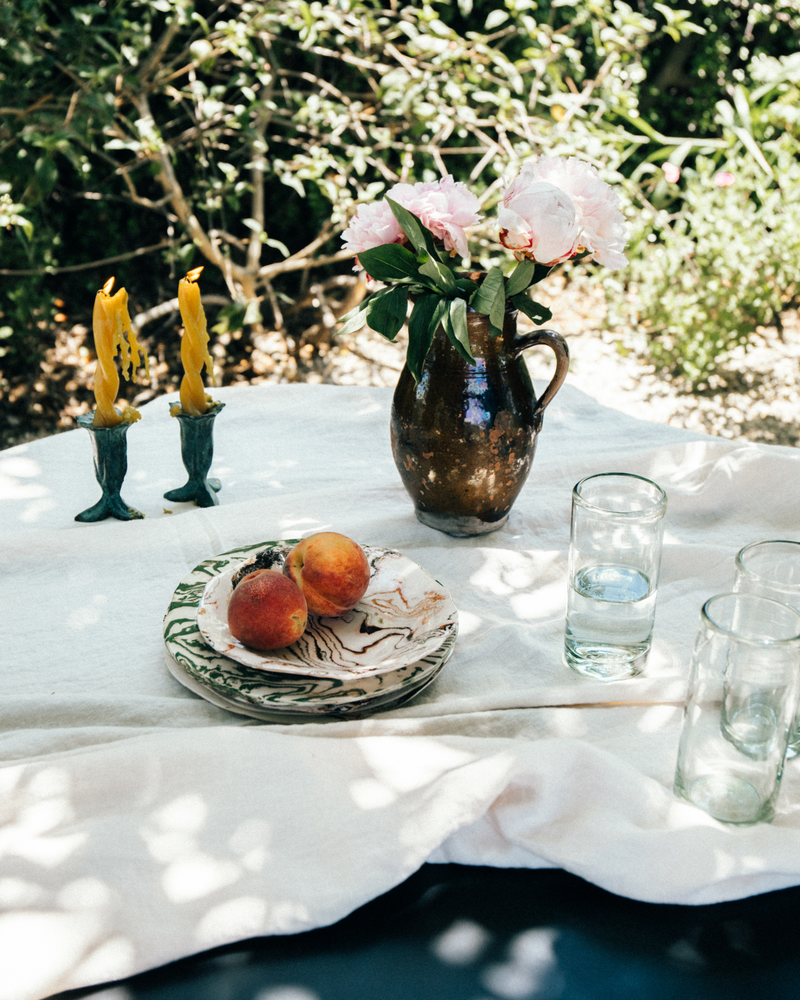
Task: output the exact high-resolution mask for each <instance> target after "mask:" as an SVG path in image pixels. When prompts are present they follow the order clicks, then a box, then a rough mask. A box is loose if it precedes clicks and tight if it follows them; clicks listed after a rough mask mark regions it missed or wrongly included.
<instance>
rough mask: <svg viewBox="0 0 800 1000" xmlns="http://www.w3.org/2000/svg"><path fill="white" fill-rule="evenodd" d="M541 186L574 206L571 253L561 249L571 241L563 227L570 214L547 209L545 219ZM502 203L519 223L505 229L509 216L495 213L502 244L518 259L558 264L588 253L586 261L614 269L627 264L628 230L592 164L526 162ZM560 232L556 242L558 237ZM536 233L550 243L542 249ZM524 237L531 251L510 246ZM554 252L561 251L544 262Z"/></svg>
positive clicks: (552, 160)
mask: <svg viewBox="0 0 800 1000" xmlns="http://www.w3.org/2000/svg"><path fill="white" fill-rule="evenodd" d="M543 186H544V187H546V188H557V189H558V191H559V192H561V193H562V195H564V196H565V197H566V199H567V201H568V202H569V204H571V206H572V210H573V213H574V224H575V225H576V227H577V234H575V238H574V241H573V247H572V249H571V250H569V251H567V250H565V249H561V248H565V247H566V246H567V244H568V243H569V242H570V239H571V238H572V236H573V231H572V229H571V228H570V227H569V226H568V224H567V214H568V213H566V211H565V210H564V206H563V205H559V206H558V207H557V208H554V209H552V210H551V211H552V212H553V218H552V219H551V220H548V219H547V218H546V216H545V214H544V213H545V212H546V211H547V208H546V205H545V204H544V202H543V193H542V187H543ZM503 204H504V208H505V209H511V210H512V211H514V212H516V213H517V214H518V215H519V216H520V217H521V218H522V220H523V222H522V223H519V222H517V223H516V228H512V227H511V226H509V225H508V221H510V217H507V216H506V215H505V214H504V211H503V209H501V210H500V213H499V214H498V221H499V223H500V229H501V234H500V242H501V243H502V244H503V245H504V246H506V247H509V249H514V250H517V251H518V256H525V257H530V258H532V259H533V260H537V261H539V262H540V263H542V264H557V263H559V262H561V261H562V260H567V259H569V258H570V257H574V256H575V255H576V254H579V253H583V252H584V251H586V252H588V253H589V255H590V259H593V260H596V261H597V263H598V264H602V265H604V266H605V267H608V268H611V269H612V270H616V269H617V268H620V267H624V266H625V264H627V263H628V261H627V258H626V257H625V255H624V254H623V252H622V251H623V250H624V249H625V243H626V237H627V227H626V225H625V218H624V216H623V215H622V212H621V211H620V210H619V198H618V196H617V194H616V192H615V191H614V189H613V188H612V187H611V185H609V184H607V183H606V182H605V181H604V180H603V179H602V178H601V177H600V175H599V174H598V173H597V171H596V170H595V168H594V167H593V166H592V165H591V164H589V163H586V162H585V161H584V160H580V159H578V157H576V156H570V157H563V156H549V157H542V159H540V160H539V161H538V162H537V163H526V164H525V166H524V167H523V168H522V170H521V171H520V173H519V176H518V177H517V178H516V180H515V181H514V182H513V183H512V184H511V186H510V187H509V188H508V189H507V190H506V193H505V195H504V197H503ZM521 209H524V211H523V210H521ZM559 232H560V233H561V239H560V241H559V240H558V239H557V238H556V237H557V235H558V233H559ZM540 234H547V235H548V240H547V241H546V242H545V243H544V244H542V245H541V246H540ZM526 237H527V238H528V239H529V240H530V246H529V248H527V249H526V248H525V247H522V246H520V247H516V246H513V245H512V242H514V241H517V242H518V241H520V240H523V241H524V240H525V238H526ZM509 239H511V241H512V242H509ZM553 249H559V250H560V252H559V253H558V254H554V255H553V256H552V257H550V258H549V259H545V258H546V257H547V255H548V254H549V253H551V252H552V250H553Z"/></svg>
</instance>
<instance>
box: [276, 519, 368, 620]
mask: <svg viewBox="0 0 800 1000" xmlns="http://www.w3.org/2000/svg"><path fill="white" fill-rule="evenodd" d="M283 572H284V573H285V574H286V575H287V576H288V577H289V579H290V580H294V582H295V583H296V584H297V586H298V587H299V588H300V589H301V590H302V591H303V594H304V596H305V599H306V602H307V604H308V610H309V611H310V612H312V614H315V615H323V616H324V617H326V618H338V617H339V615H343V614H346V613H347V612H348V611H351V610H352V609H353V608H354V607H355V606H356V604H358V602H359V601H360V600H361V598H362V597H363V596H364V594H365V592H366V589H367V586H368V584H369V563H368V562H367V557H366V556H365V555H364V550H363V549H362V548H361V546H360V545H359V544H358V543H357V542H354V541H353V539H352V538H348V537H347V535H340V534H339V533H338V532H336V531H318V532H317V533H316V534H315V535H309V536H308V538H304V539H303V540H302V541H301V542H298V543H297V545H295V547H294V548H293V549H291V550H290V551H289V554H288V555H287V556H286V561H285V563H284V564H283Z"/></svg>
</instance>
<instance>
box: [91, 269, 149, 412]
mask: <svg viewBox="0 0 800 1000" xmlns="http://www.w3.org/2000/svg"><path fill="white" fill-rule="evenodd" d="M113 287H114V279H113V278H109V279H108V281H107V282H106V283H105V284H104V285H103V287H102V288H101V289H100V291H99V292H98V293H97V295H96V296H95V300H94V313H93V316H92V329H93V333H94V347H95V352H96V353H97V367H96V369H95V375H94V397H95V400H96V402H97V405H96V407H95V411H94V421H93V426H94V427H116V426H117V424H119V423H122V422H123V421H125V422H126V423H133V422H134V421H135V420H139V419H140V418H141V414H140V413H139V411H138V410H135V409H134V408H133V407H132V406H127V405H126V406H124V407H123V410H122V413H120V412H119V411H118V410H117V409H116V407H115V406H114V402H115V400H116V398H117V392H118V391H119V375H117V368H116V365H115V364H114V357H115V356H116V354H117V351H119V352H120V354H121V356H122V374H123V376H124V378H125V379H126V381H130V378H131V375H132V372H133V369H134V368H138V367H139V365H140V364H142V365H144V368H145V372H146V374H147V376H148V377H149V375H150V368H149V359H148V357H147V354H146V352H145V351H144V350H143V349H142V347H141V345H140V344H139V342H138V340H137V339H136V334H135V333H134V330H133V326H132V324H131V318H130V316H129V315H128V293H127V292H126V291H125V289H124V288H120V290H119V291H118V292H117V293H116V295H113V296H112V294H111V289H112V288H113ZM126 333H127V338H128V339H126V337H125V334H126ZM140 356H141V358H142V360H141V361H140V360H139V359H140ZM132 362H133V365H132Z"/></svg>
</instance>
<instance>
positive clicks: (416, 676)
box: [164, 542, 458, 721]
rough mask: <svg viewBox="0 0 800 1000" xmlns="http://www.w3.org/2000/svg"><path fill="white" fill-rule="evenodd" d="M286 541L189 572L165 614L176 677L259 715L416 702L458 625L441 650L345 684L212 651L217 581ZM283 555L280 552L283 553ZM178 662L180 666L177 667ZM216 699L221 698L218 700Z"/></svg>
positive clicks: (340, 712) (343, 711) (351, 711)
mask: <svg viewBox="0 0 800 1000" xmlns="http://www.w3.org/2000/svg"><path fill="white" fill-rule="evenodd" d="M276 547H279V548H281V549H282V548H285V543H280V542H260V543H258V544H256V545H249V546H242V547H241V548H238V549H233V550H231V551H230V552H225V553H223V554H222V555H219V556H215V557H214V558H212V559H207V560H205V561H204V562H202V563H200V564H199V565H198V566H196V567H195V568H194V569H193V570H192V572H191V573H190V574H189V575H188V576H187V577H185V578H184V579H183V580H182V581H181V582H180V584H179V585H178V587H177V588H176V590H175V593H174V594H173V596H172V601H171V602H170V605H169V608H168V610H167V613H166V615H165V617H164V645H165V647H166V652H167V654H168V660H167V662H168V665H169V666H170V669H171V670H172V673H173V674H174V675H175V677H176V678H177V679H178V680H179V681H181V682H182V683H184V684H186V678H189V679H190V680H191V682H192V683H191V684H186V686H187V687H189V688H190V690H192V691H194V692H195V693H197V694H201V696H204V697H208V700H209V701H212V702H213V703H214V704H219V703H220V701H226V700H227V701H228V704H227V705H223V706H222V707H230V708H232V706H233V704H236V705H239V706H240V708H242V709H243V708H246V707H252V708H254V709H255V710H254V711H253V712H246V713H244V714H249V715H253V716H254V717H256V718H265V719H266V718H271V717H272V715H273V714H279V715H280V716H281V717H287V721H289V720H288V716H289V715H296V716H302V717H309V716H327V715H330V716H351V715H356V714H363V713H364V712H367V711H376V710H378V709H381V708H385V707H388V706H389V705H390V704H391V705H393V706H397V705H398V704H400V703H401V702H404V701H406V700H410V698H411V697H413V696H415V695H416V694H418V693H419V692H420V691H421V690H422V689H423V688H424V687H427V685H428V684H429V683H430V682H431V681H432V680H433V679H434V677H435V676H436V675H437V674H438V673H439V671H440V670H441V669H442V667H443V666H444V664H445V663H446V662H447V660H448V659H449V658H450V656H451V654H452V652H453V647H454V646H455V641H456V636H457V631H458V629H457V625H456V626H455V627H454V628H453V629H452V630H450V631H449V632H448V634H447V635H446V636H445V638H444V640H443V641H442V644H441V645H440V646H439V648H438V649H436V650H435V651H434V652H433V653H431V654H429V655H427V656H425V657H423V658H421V659H420V660H418V661H416V662H415V663H412V664H408V665H407V666H405V667H401V668H399V669H396V670H390V671H387V672H385V673H372V674H368V675H366V676H364V677H360V678H358V679H357V680H351V681H349V682H345V681H343V680H341V679H339V678H332V677H327V678H316V677H304V676H299V675H296V676H292V675H290V674H283V673H270V672H269V671H266V670H253V669H251V668H249V667H247V666H244V665H242V664H239V663H237V662H235V661H234V660H231V659H230V658H229V657H227V656H224V655H222V654H220V653H217V652H216V651H215V650H214V649H212V648H210V647H209V646H208V645H207V643H206V642H205V640H204V639H203V636H202V635H201V633H200V630H199V628H198V626H197V607H198V604H199V602H200V599H201V597H202V595H203V592H204V590H205V588H206V585H207V583H208V582H209V580H211V579H212V578H214V577H215V576H218V575H219V574H221V573H224V572H226V571H227V570H229V569H231V568H233V567H240V566H241V565H242V564H243V562H245V561H247V560H248V558H249V557H253V556H254V554H255V553H258V552H261V551H263V550H264V549H269V548H273V549H274V548H276ZM276 557H280V553H276ZM173 665H174V666H176V667H177V668H178V669H173ZM215 698H216V699H217V700H215Z"/></svg>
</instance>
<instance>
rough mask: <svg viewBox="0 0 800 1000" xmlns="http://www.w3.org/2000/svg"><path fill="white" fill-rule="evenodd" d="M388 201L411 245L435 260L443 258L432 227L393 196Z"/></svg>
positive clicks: (418, 251)
mask: <svg viewBox="0 0 800 1000" xmlns="http://www.w3.org/2000/svg"><path fill="white" fill-rule="evenodd" d="M386 201H387V202H388V203H389V208H391V210H392V212H393V214H394V217H395V219H397V221H398V222H399V223H400V228H401V229H402V230H403V232H404V233H405V234H406V236H407V237H408V240H409V242H410V243H411V246H412V247H413V248H414V249H415V250H416V252H417V253H418V254H419V253H422V252H423V251H427V252H428V253H429V254H430V255H431V257H433V259H434V260H441V258H440V257H439V254H438V253H437V252H436V245H435V244H434V242H433V233H432V232H431V231H430V229H428V228H427V227H425V226H423V225H422V223H421V222H420V221H419V219H418V218H417V217H416V215H414V214H413V213H412V212H409V210H408V209H407V208H403V206H402V205H398V203H397V202H396V201H392V199H391V198H387V199H386ZM359 258H360V255H359Z"/></svg>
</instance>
